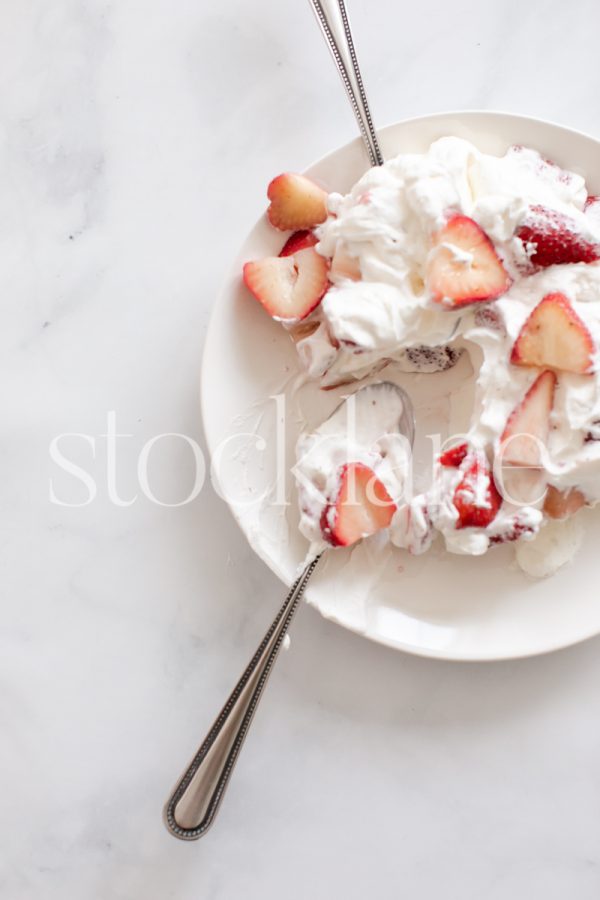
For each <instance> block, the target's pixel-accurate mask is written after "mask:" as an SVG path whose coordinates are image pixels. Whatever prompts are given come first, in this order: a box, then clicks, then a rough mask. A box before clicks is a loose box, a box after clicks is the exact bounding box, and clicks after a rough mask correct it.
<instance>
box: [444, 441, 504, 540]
mask: <svg viewBox="0 0 600 900" xmlns="http://www.w3.org/2000/svg"><path fill="white" fill-rule="evenodd" d="M452 502H453V503H454V506H455V507H456V510H457V512H458V521H457V523H456V527H457V528H486V527H487V526H488V525H489V524H490V522H493V521H494V519H495V518H496V515H497V513H498V510H499V509H500V506H501V504H502V497H501V496H500V493H499V491H498V488H497V487H496V484H495V482H494V479H493V477H492V473H491V471H490V467H489V463H488V461H487V457H486V455H485V453H484V452H483V450H476V451H475V452H474V453H473V458H472V460H471V461H470V462H469V463H468V465H467V467H466V469H465V470H464V473H463V477H462V480H461V481H460V483H459V484H458V486H457V488H456V490H455V492H454V497H453V500H452Z"/></svg>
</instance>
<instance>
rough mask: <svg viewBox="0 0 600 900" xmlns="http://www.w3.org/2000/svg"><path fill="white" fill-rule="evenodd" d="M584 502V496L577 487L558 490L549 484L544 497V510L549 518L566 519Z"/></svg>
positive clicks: (583, 504)
mask: <svg viewBox="0 0 600 900" xmlns="http://www.w3.org/2000/svg"><path fill="white" fill-rule="evenodd" d="M585 504H586V499H585V496H584V495H583V494H582V493H581V491H578V490H577V488H570V489H569V490H566V491H559V489H558V488H555V487H554V485H552V484H551V485H549V486H548V491H547V493H546V497H545V499H544V512H545V513H546V515H547V516H548V517H549V518H550V519H568V518H569V516H572V515H573V514H574V513H576V512H577V510H578V509H581V507H582V506H585Z"/></svg>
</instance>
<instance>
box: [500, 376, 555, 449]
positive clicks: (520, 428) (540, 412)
mask: <svg viewBox="0 0 600 900" xmlns="http://www.w3.org/2000/svg"><path fill="white" fill-rule="evenodd" d="M555 389H556V375H555V374H554V372H551V371H550V370H549V369H547V370H546V371H545V372H542V374H541V375H540V376H539V377H538V378H536V380H535V381H534V382H533V384H532V386H531V387H530V388H529V390H528V391H527V393H526V394H525V396H524V398H523V399H522V400H521V402H520V403H519V405H518V406H517V407H516V408H515V409H514V410H513V411H512V413H511V414H510V416H509V417H508V422H507V423H506V428H505V429H504V433H503V435H502V437H501V438H500V443H501V445H502V446H503V447H504V445H505V449H504V452H503V453H502V460H503V462H505V463H507V464H508V465H514V466H534V467H535V466H541V465H542V452H541V448H540V443H541V444H543V445H545V444H546V443H547V441H548V434H549V432H550V413H551V411H552V406H553V404H554V391H555ZM506 442H508V443H506Z"/></svg>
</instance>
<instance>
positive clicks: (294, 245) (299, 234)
mask: <svg viewBox="0 0 600 900" xmlns="http://www.w3.org/2000/svg"><path fill="white" fill-rule="evenodd" d="M318 240H319V239H318V237H317V236H316V235H315V234H313V233H312V231H308V229H306V228H304V229H303V230H302V231H295V232H294V233H293V234H292V235H290V237H289V238H288V239H287V241H286V242H285V244H284V245H283V247H282V248H281V250H280V251H279V255H280V256H293V255H294V253H297V252H298V250H305V249H306V248H307V247H314V246H315V244H316V243H318Z"/></svg>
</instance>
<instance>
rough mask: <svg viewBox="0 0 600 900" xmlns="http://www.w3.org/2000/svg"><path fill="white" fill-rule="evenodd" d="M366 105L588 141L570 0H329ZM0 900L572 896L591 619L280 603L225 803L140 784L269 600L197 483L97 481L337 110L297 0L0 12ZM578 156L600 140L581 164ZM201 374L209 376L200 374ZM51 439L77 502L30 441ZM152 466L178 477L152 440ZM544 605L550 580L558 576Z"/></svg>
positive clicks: (194, 416) (337, 92)
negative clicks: (493, 626)
mask: <svg viewBox="0 0 600 900" xmlns="http://www.w3.org/2000/svg"><path fill="white" fill-rule="evenodd" d="M351 11H352V13H353V22H354V27H355V33H356V35H357V37H358V44H359V50H360V56H361V61H362V63H363V68H364V72H365V77H366V83H367V87H368V89H369V93H370V95H371V98H372V106H373V112H374V114H375V117H376V119H377V121H379V122H388V121H392V120H394V119H398V118H402V117H405V116H409V115H414V114H419V113H423V112H431V111H436V110H442V109H448V108H460V107H471V108H474V107H482V108H499V109H504V110H508V111H513V112H524V113H532V114H536V115H538V116H540V117H545V118H551V119H555V120H557V121H561V122H563V123H565V124H567V125H571V126H574V127H576V128H581V129H583V130H586V131H589V132H591V133H594V134H598V133H600V107H599V106H598V102H597V90H598V79H597V77H596V73H597V69H598V67H597V52H598V50H597V47H598V41H597V39H596V34H597V32H598V28H599V27H600V10H599V8H598V5H597V2H596V0H577V2H575V3H570V4H558V3H553V4H549V3H547V2H545V0H530V2H529V3H528V4H526V5H524V4H522V3H521V2H520V0H504V2H503V3H499V2H495V3H489V2H488V3H482V2H479V3H475V2H472V0H468V2H467V0H455V2H454V3H452V4H447V5H444V4H440V3H439V2H438V0H419V2H418V3H416V2H415V3H409V2H405V3H399V2H397V0H377V2H369V3H367V0H354V2H352V5H351ZM0 26H1V27H0V41H1V44H2V51H1V53H0V104H1V106H0V129H1V130H0V173H1V178H2V203H1V205H0V251H1V252H0V286H1V296H2V306H3V312H4V326H3V328H2V333H1V338H0V340H1V342H2V351H1V354H0V367H1V374H0V383H1V384H2V393H1V397H2V434H1V439H0V456H1V459H2V466H3V473H4V477H3V479H2V480H1V484H0V502H1V507H0V508H1V510H2V526H1V541H0V547H1V565H2V571H1V584H2V595H3V614H2V625H1V626H0V640H1V652H0V678H1V692H0V721H1V723H2V740H1V742H0V772H1V778H2V782H3V794H2V796H3V802H2V804H1V805H0V822H1V829H2V852H1V854H0V893H1V895H2V897H3V898H6V900H30V898H33V897H40V898H43V900H58V898H60V900H65V898H67V900H71V898H73V900H82V898H85V900H113V898H114V900H134V898H136V900H137V898H144V900H167V898H177V900H192V898H194V900H197V898H202V900H238V898H241V897H243V898H248V900H255V898H256V900H258V898H268V900H270V898H278V897H285V898H287V900H305V898H307V897H315V898H331V897H344V898H346V900H354V898H363V897H365V896H366V897H377V898H396V897H399V896H402V897H411V898H427V900H429V898H432V900H433V898H435V900H438V898H440V897H443V898H450V900H452V898H460V900H468V898H481V897H485V898H486V900H496V898H510V900H529V898H531V897H544V898H545V900H562V898H565V897H567V896H568V897H577V898H578V900H587V898H590V900H591V898H597V897H598V895H599V893H600V868H599V865H600V849H599V844H598V826H599V817H600V804H599V794H600V766H599V763H598V748H599V744H600V715H599V712H600V700H599V695H598V689H597V685H598V682H599V679H600V658H599V655H598V647H599V646H600V645H599V644H598V641H597V640H593V641H590V642H588V643H586V644H584V645H581V646H579V647H575V648H572V649H570V650H567V651H565V652H562V653H558V654H556V655H553V656H550V657H547V658H540V659H533V660H529V661H522V662H514V663H507V664H496V665H485V666H477V665H456V664H442V663H437V662H432V661H426V660H421V659H416V658H411V657H408V656H403V655H401V654H397V653H393V652H392V651H388V650H385V649H382V648H380V647H377V646H375V645H371V644H368V643H366V642H364V641H362V640H360V639H359V638H357V637H354V636H352V635H350V634H347V633H344V632H342V631H341V630H339V629H337V628H336V627H335V626H333V625H331V624H328V623H326V622H324V621H322V620H321V619H320V618H319V617H318V615H317V614H316V613H314V612H313V611H312V610H310V609H304V610H302V611H301V615H300V616H299V617H298V620H297V623H296V625H295V627H294V632H293V637H292V647H291V650H290V651H289V652H288V653H286V654H284V656H283V658H282V659H281V661H280V664H279V666H278V671H277V672H276V674H275V676H274V678H273V681H272V683H271V685H270V689H269V691H268V694H267V696H266V697H265V700H264V705H263V707H262V708H261V710H260V713H259V715H258V718H257V720H256V723H255V727H254V730H253V733H252V735H251V737H250V738H249V742H248V744H247V746H246V748H245V750H244V753H243V756H242V759H241V761H240V764H239V768H238V770H237V772H236V777H235V779H234V783H233V784H232V787H231V790H230V792H229V795H228V797H227V800H226V803H225V805H224V808H223V810H222V814H221V816H220V819H219V821H218V823H217V825H216V826H215V828H214V830H213V831H212V832H211V833H210V835H209V836H208V837H207V838H206V839H204V840H203V841H202V842H200V843H197V844H182V843H179V842H176V841H174V840H173V839H172V838H171V837H169V835H168V834H167V833H166V831H165V830H164V828H163V825H162V822H161V806H162V803H163V800H164V798H165V795H166V794H167V792H168V790H169V789H170V787H171V785H172V782H173V780H174V778H175V776H176V775H177V773H178V771H179V770H180V768H181V766H182V765H183V763H184V762H185V761H186V759H187V757H188V756H189V754H190V752H191V751H192V749H193V747H194V746H195V745H196V744H197V742H198V740H199V739H200V737H201V736H202V735H203V732H204V731H205V729H206V727H207V726H208V724H209V723H210V720H211V717H212V715H213V713H214V712H215V711H216V710H217V708H218V707H219V705H220V703H221V702H222V700H223V699H224V697H225V695H226V693H227V691H228V689H229V688H230V687H231V685H232V683H233V682H234V680H235V678H237V675H238V673H239V671H240V669H241V666H242V664H243V663H245V661H246V658H247V656H248V655H249V654H250V652H251V651H252V650H253V649H254V647H255V645H256V643H257V640H258V638H259V636H260V633H261V632H262V630H263V628H264V627H265V625H266V624H267V622H268V621H269V620H270V618H271V616H272V614H273V612H274V610H275V609H276V607H277V606H278V604H279V602H280V598H281V595H282V588H281V585H280V584H279V583H278V582H277V581H276V579H275V578H274V577H273V576H272V575H271V574H270V573H269V572H268V571H267V570H266V569H265V567H264V565H263V564H262V563H260V562H259V561H258V560H256V559H255V558H254V557H253V556H252V553H251V552H250V550H249V548H248V547H247V545H246V543H245V541H244V538H243V537H242V535H241V533H240V532H239V530H238V528H237V526H236V525H235V524H234V522H233V520H232V518H231V516H230V514H229V512H228V510H227V509H226V507H225V506H224V505H223V503H222V502H221V501H220V500H218V499H217V498H216V497H215V496H214V495H213V494H212V493H211V491H210V489H209V488H205V489H204V490H203V491H202V493H201V494H200V496H199V497H198V499H197V500H196V501H195V502H194V503H192V504H190V505H187V506H183V507H180V508H167V507H164V506H162V507H161V506H158V505H156V504H152V503H150V502H149V501H148V500H147V499H145V498H144V497H143V496H142V495H141V494H140V495H139V496H138V498H137V500H136V501H135V502H131V503H130V505H116V504H115V502H114V498H113V501H111V499H110V497H109V496H108V488H107V474H108V475H109V476H110V465H107V440H106V438H103V437H101V435H102V434H106V431H107V413H108V412H109V411H110V410H113V411H115V414H116V422H117V428H118V430H119V432H121V433H126V434H128V435H130V437H128V438H120V439H119V441H118V446H119V453H118V456H117V472H116V487H117V490H118V496H119V497H120V498H121V502H122V503H123V504H124V503H126V502H129V501H132V500H133V498H134V496H135V493H136V490H137V491H138V493H139V487H138V486H137V480H136V463H137V458H138V454H139V452H140V449H141V447H142V446H143V444H144V443H145V441H147V440H148V438H149V437H151V436H152V435H154V434H156V433H159V432H184V433H186V434H189V435H191V436H193V437H195V438H196V439H198V440H201V429H200V423H199V417H198V384H197V380H198V371H199V360H200V353H201V347H202V341H203V335H204V331H205V327H206V324H207V321H208V317H209V314H210V308H211V304H212V303H213V300H214V298H215V294H216V292H217V290H218V286H219V283H220V280H221V278H222V275H223V272H224V271H225V268H226V266H227V263H228V261H229V260H230V258H231V256H232V254H233V253H234V251H235V249H236V245H237V244H239V242H240V240H241V238H242V237H243V235H244V233H245V231H246V230H247V228H248V226H249V225H250V223H251V222H252V221H253V219H254V218H255V217H256V215H257V213H258V212H259V211H260V210H261V208H262V206H263V199H264V198H263V192H264V186H265V185H266V183H267V180H268V179H269V177H270V176H272V175H273V174H275V173H277V172H278V171H280V170H282V169H284V168H291V169H293V168H302V167H304V166H305V165H306V164H308V163H309V162H310V161H311V160H312V159H313V158H314V157H316V156H318V155H320V154H321V153H323V152H324V151H326V150H328V149H329V148H331V147H333V146H335V145H337V144H340V143H343V142H345V141H347V140H348V139H349V138H351V137H352V136H353V134H354V122H353V119H352V117H351V114H350V112H349V108H348V107H347V106H346V101H345V98H344V95H343V93H342V91H341V88H340V85H339V83H338V80H337V76H336V75H335V73H334V70H333V68H332V65H331V63H330V60H329V58H328V56H327V54H326V51H325V48H324V45H323V44H322V42H321V37H320V35H319V34H318V32H317V29H316V27H315V24H314V22H313V20H312V16H311V14H310V11H309V10H308V7H307V4H306V3H305V2H301V0H298V2H292V0H288V2H282V3H277V4H275V3H272V2H269V0H255V2H253V3H252V4H248V3H245V2H242V0H231V2H228V3H221V4H217V3H214V4H208V3H207V2H205V0H193V2H192V0H179V2H177V3H173V2H168V0H143V2H142V0H53V2H52V3H48V2H46V0H20V2H19V3H17V2H12V3H5V4H3V7H2V10H1V11H0ZM599 162H600V161H599ZM215 388H216V389H218V386H215ZM61 432H80V433H86V434H89V435H95V436H96V439H95V458H92V452H93V448H92V445H91V444H90V442H89V441H88V442H86V441H85V440H84V439H82V438H72V439H70V443H69V442H67V443H65V444H64V449H65V452H67V451H68V453H69V455H70V456H72V457H73V458H76V459H78V460H79V462H80V463H81V464H82V465H85V466H86V467H87V468H88V470H89V471H90V472H92V473H93V476H94V478H95V479H96V480H97V484H98V494H97V497H96V498H95V500H94V501H93V502H92V503H90V504H88V505H86V506H82V507H79V508H72V507H66V506H58V505H56V504H53V503H51V502H50V500H49V487H48V482H49V479H50V478H53V484H54V490H55V493H56V496H57V497H59V498H60V499H62V500H68V501H69V502H80V501H82V500H84V499H85V497H86V491H85V490H84V489H83V488H82V486H81V485H79V486H78V485H77V482H76V480H75V479H74V478H73V477H70V476H68V475H67V474H66V473H61V472H60V471H59V470H58V469H57V467H56V466H55V465H54V464H53V463H52V461H51V460H50V458H49V455H48V445H49V442H50V441H51V439H52V438H53V437H54V436H55V435H57V434H59V433H61ZM151 474H152V479H153V480H152V484H153V487H154V488H155V490H156V492H157V494H160V496H161V497H162V498H163V499H164V500H166V501H169V502H175V501H176V500H177V499H180V498H181V497H182V496H184V495H185V494H186V493H187V491H188V490H189V488H190V485H191V481H192V477H193V476H192V458H191V454H190V453H189V451H188V450H186V448H185V447H184V446H183V444H181V443H178V442H177V441H176V440H172V441H168V440H167V441H164V442H163V443H162V444H161V445H160V446H159V447H157V448H156V453H155V455H154V456H153V458H152V464H151ZM565 602H568V598H565Z"/></svg>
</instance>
